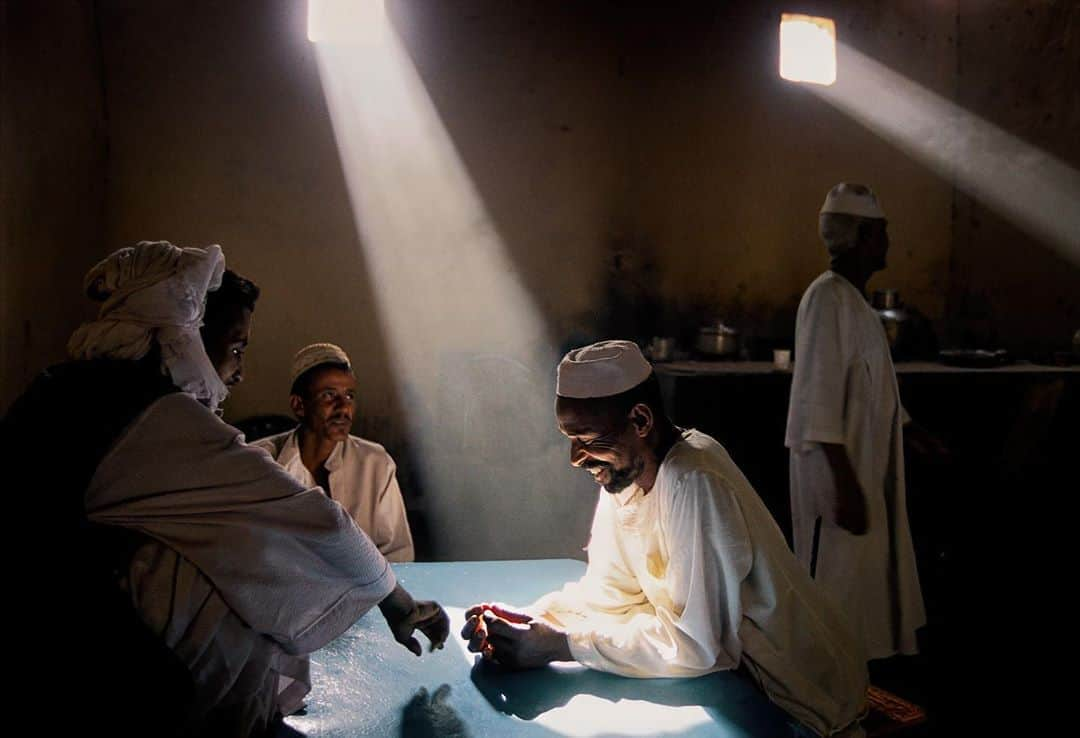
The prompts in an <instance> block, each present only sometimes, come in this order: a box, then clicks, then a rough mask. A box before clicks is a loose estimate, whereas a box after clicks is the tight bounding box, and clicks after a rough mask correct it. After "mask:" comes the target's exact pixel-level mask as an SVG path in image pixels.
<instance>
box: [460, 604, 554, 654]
mask: <svg viewBox="0 0 1080 738" xmlns="http://www.w3.org/2000/svg"><path fill="white" fill-rule="evenodd" d="M502 612H504V613H506V614H508V615H511V616H513V617H514V620H510V619H506V618H503V617H499V616H498V615H496V614H495V611H494V610H492V609H490V608H487V609H483V610H481V611H479V612H477V608H470V609H469V611H468V612H467V613H466V616H467V617H468V620H467V622H466V625H465V628H464V629H463V630H462V632H461V635H462V637H464V638H468V639H469V650H470V651H472V652H474V653H476V652H481V653H484V656H485V658H490V659H494V660H495V661H497V662H499V663H500V664H502V665H503V666H505V667H507V668H509V669H535V668H537V667H539V666H545V665H547V664H550V663H551V662H552V661H573V660H574V657H573V656H572V655H571V654H570V643H569V641H568V640H567V638H566V634H565V633H563V632H562V631H561V630H558V629H557V628H553V627H552V626H550V625H548V624H547V623H544V622H541V621H539V620H532V619H529V620H527V621H525V622H522V621H521V618H526V617H528V616H526V615H524V613H513V612H508V611H505V610H503V611H502ZM481 633H486V638H484V639H483V640H481V635H480V634H481Z"/></svg>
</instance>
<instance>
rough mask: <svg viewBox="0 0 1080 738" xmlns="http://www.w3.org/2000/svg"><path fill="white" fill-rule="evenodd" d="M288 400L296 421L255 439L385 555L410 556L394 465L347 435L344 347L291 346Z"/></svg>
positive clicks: (348, 382)
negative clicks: (345, 514)
mask: <svg viewBox="0 0 1080 738" xmlns="http://www.w3.org/2000/svg"><path fill="white" fill-rule="evenodd" d="M290 384H291V385H292V389H291V390H290V394H289V405H290V406H291V407H292V411H293V414H294V415H295V416H296V419H297V420H298V421H299V422H300V425H299V426H297V427H296V428H295V429H293V430H291V431H286V432H285V433H279V434H278V435H275V436H270V437H269V438H264V439H262V440H260V441H257V442H256V444H255V445H257V446H259V447H260V448H264V449H266V450H267V451H268V452H269V453H270V455H271V456H273V457H274V459H275V460H276V461H277V462H278V463H279V464H281V465H282V466H283V467H284V468H285V471H287V472H289V474H291V475H292V476H293V478H294V479H296V480H297V481H298V482H300V483H301V484H303V485H304V486H305V487H316V486H317V487H321V488H322V489H323V491H324V492H326V494H327V496H329V497H330V498H331V499H332V500H335V501H336V502H337V503H338V504H340V505H341V506H342V507H343V508H345V510H346V511H347V512H348V513H349V515H350V516H351V517H352V519H353V520H355V521H356V524H357V525H359V526H360V530H362V531H364V532H365V533H367V534H368V536H370V537H371V540H372V541H374V543H375V545H376V546H378V548H379V551H380V552H381V553H382V555H383V556H385V557H386V559H387V561H394V562H398V561H412V560H413V559H414V558H415V555H414V553H413V541H412V533H411V532H410V531H409V521H408V520H407V519H406V517H405V500H404V499H403V498H402V496H401V488H400V487H399V486H398V482H397V473H396V469H397V466H396V465H395V464H394V460H393V459H392V458H390V454H388V453H387V452H386V449H384V448H383V447H382V446H380V445H379V444H377V443H374V442H372V441H368V440H365V439H363V438H359V437H357V436H354V435H352V434H351V433H350V432H349V431H350V430H351V429H352V424H353V419H354V415H355V413H356V376H355V375H354V374H353V371H352V364H351V363H350V362H349V356H348V354H346V353H345V351H344V349H342V348H341V347H340V346H336V345H334V344H332V343H313V344H311V345H310V346H305V347H304V348H302V349H300V350H299V351H297V352H296V356H294V357H293V365H292V372H291V377H290Z"/></svg>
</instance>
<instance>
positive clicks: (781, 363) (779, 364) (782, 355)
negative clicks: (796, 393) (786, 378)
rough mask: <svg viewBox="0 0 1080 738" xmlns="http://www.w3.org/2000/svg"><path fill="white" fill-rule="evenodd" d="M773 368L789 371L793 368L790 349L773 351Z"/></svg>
mask: <svg viewBox="0 0 1080 738" xmlns="http://www.w3.org/2000/svg"><path fill="white" fill-rule="evenodd" d="M772 361H773V366H774V367H776V368H777V369H783V370H784V371H787V370H788V369H790V368H791V351H790V350H789V349H773V352H772Z"/></svg>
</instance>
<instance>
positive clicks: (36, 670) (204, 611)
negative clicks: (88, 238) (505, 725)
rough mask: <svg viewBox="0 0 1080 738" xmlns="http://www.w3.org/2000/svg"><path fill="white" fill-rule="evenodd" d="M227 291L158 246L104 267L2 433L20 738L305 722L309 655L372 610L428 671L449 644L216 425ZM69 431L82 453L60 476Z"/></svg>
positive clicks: (323, 515)
mask: <svg viewBox="0 0 1080 738" xmlns="http://www.w3.org/2000/svg"><path fill="white" fill-rule="evenodd" d="M223 269H224V257H223V255H222V253H221V250H220V248H218V247H217V246H211V247H209V248H207V249H179V248H177V247H175V246H173V245H172V244H169V243H166V242H140V243H139V244H137V245H136V246H135V247H134V248H129V249H122V250H120V251H118V252H116V253H114V254H112V255H111V256H109V257H108V258H106V259H105V260H103V261H102V262H101V263H100V264H98V265H97V266H95V267H94V268H93V269H92V270H91V271H90V273H89V274H88V275H87V277H86V283H85V285H86V290H87V294H88V295H90V296H91V297H93V298H95V299H97V300H100V301H102V303H103V304H102V307H101V310H100V312H99V315H98V319H97V320H95V321H93V322H91V323H87V324H85V325H83V326H82V327H81V328H80V329H79V330H77V331H76V332H75V334H74V335H73V336H72V340H71V342H70V343H69V352H70V353H71V356H72V358H73V359H74V360H73V361H70V362H67V363H65V364H61V365H58V366H56V367H51V368H50V369H48V370H46V371H45V372H43V373H42V375H41V376H40V377H39V378H38V379H37V380H35V382H34V384H33V385H31V387H30V389H29V390H28V391H27V392H26V393H25V394H24V395H23V396H22V397H21V398H19V400H17V401H16V402H15V403H14V405H13V406H12V408H11V409H10V411H9V412H8V413H7V414H6V415H5V417H4V419H3V422H2V423H0V430H2V436H0V438H2V443H3V447H4V448H5V450H6V452H9V453H11V454H12V458H13V459H18V464H17V465H15V468H14V473H13V475H12V479H11V487H10V489H12V490H14V491H16V492H18V494H17V495H16V496H14V499H13V507H14V509H13V514H12V519H13V520H18V521H19V524H20V526H21V527H22V528H23V530H24V532H26V533H27V539H28V540H27V542H26V543H25V544H24V546H25V553H24V555H21V556H19V557H18V559H13V564H14V562H15V561H17V565H13V567H12V570H13V573H14V574H15V575H16V576H15V577H13V578H12V581H11V582H10V588H11V591H12V592H14V593H18V594H19V601H20V603H21V604H22V606H23V607H22V610H21V614H22V618H21V620H20V623H19V635H18V637H17V638H16V639H14V642H13V643H12V644H11V646H10V651H12V652H13V653H10V654H9V655H10V656H11V662H12V663H13V664H16V665H18V668H17V669H16V670H13V676H15V678H16V679H17V682H16V684H17V685H19V686H20V687H21V689H20V700H19V709H18V710H17V711H15V713H16V714H15V715H13V719H12V720H11V723H12V725H11V726H10V727H11V728H12V730H13V732H17V733H21V732H30V730H31V729H32V730H33V732H40V731H41V730H45V731H46V732H54V733H57V734H63V735H67V734H72V733H76V732H95V731H94V728H98V729H99V730H105V732H107V733H108V734H109V735H115V736H126V735H140V736H142V735H161V736H189V735H192V736H194V735H198V736H218V735H221V736H247V735H254V734H259V733H262V732H263V731H264V730H266V729H267V728H268V727H270V726H271V725H272V723H273V721H274V720H275V719H276V717H278V716H280V715H281V714H285V713H287V712H289V711H290V710H294V709H296V708H297V707H298V706H299V705H300V700H301V699H302V697H303V696H304V694H305V693H306V692H307V691H308V688H309V684H308V682H307V668H306V659H307V654H309V653H311V652H312V651H314V650H316V649H318V648H321V647H322V646H323V645H325V644H326V643H328V642H329V641H330V640H331V639H333V638H335V637H336V636H338V635H339V634H341V633H342V632H344V631H345V630H346V629H347V628H349V626H350V625H352V623H353V622H355V620H356V619H357V618H359V617H360V616H361V615H363V614H364V613H365V612H366V611H368V610H369V609H371V608H373V607H374V606H375V605H378V606H379V608H380V610H381V611H382V613H383V615H384V617H385V618H386V620H387V623H388V625H389V626H390V628H391V631H392V632H393V634H394V637H395V639H396V640H397V641H398V642H400V643H401V644H402V645H404V646H405V647H407V648H408V649H409V650H410V651H412V652H413V653H415V654H416V655H418V656H419V655H420V653H421V648H420V644H419V642H418V640H417V639H416V638H415V637H414V636H413V633H414V631H415V630H420V631H421V632H423V633H424V634H425V635H426V636H427V637H428V638H429V640H430V641H431V643H432V646H433V647H435V646H439V645H441V643H442V641H443V640H444V639H445V637H446V635H447V632H448V629H449V621H448V618H447V616H446V613H445V612H443V610H442V609H441V608H440V607H439V606H438V604H436V603H434V602H416V601H414V600H413V598H412V597H411V596H410V595H409V593H408V592H407V591H405V590H404V588H402V587H401V586H400V584H398V583H397V581H396V579H395V577H394V573H393V571H392V570H391V569H390V567H389V565H388V563H387V562H386V560H385V558H384V557H383V556H382V555H381V554H380V553H379V552H378V550H377V549H376V548H375V546H374V544H372V542H371V541H370V539H369V538H367V536H365V535H364V534H363V532H361V531H359V530H358V529H357V527H356V525H355V524H354V523H353V522H352V520H350V519H349V517H348V515H347V514H346V513H345V512H344V510H342V508H341V507H340V506H339V505H336V504H335V503H334V502H332V501H331V500H329V499H327V497H326V496H325V495H324V494H323V493H322V491H321V490H319V489H317V488H312V489H307V488H304V487H303V486H302V485H300V484H299V483H297V482H296V481H295V480H294V479H292V478H291V477H290V476H289V475H288V474H286V473H285V472H284V471H283V470H282V469H281V468H280V467H279V466H278V465H277V464H275V463H274V462H273V460H272V459H271V458H270V457H269V456H268V455H267V454H266V453H265V452H264V451H262V450H260V449H256V448H253V447H250V446H247V445H246V444H244V443H243V439H242V436H241V435H240V433H239V431H237V430H236V429H235V428H232V427H231V426H228V425H226V424H225V423H223V422H222V421H221V420H220V419H219V418H218V417H217V416H216V415H215V414H214V412H213V410H214V409H215V408H216V406H217V405H218V403H220V402H221V400H223V399H224V397H225V396H226V394H227V384H228V383H229V380H230V379H232V378H233V377H235V376H237V373H238V372H239V365H238V364H237V363H236V362H235V361H232V360H230V361H222V362H221V363H215V362H214V361H213V360H211V359H210V357H209V355H208V353H207V351H206V348H205V346H204V343H203V338H202V337H201V336H200V332H199V328H200V324H201V323H202V320H203V315H204V305H205V302H206V293H207V291H212V290H215V289H216V288H217V286H218V285H219V284H220V280H221V277H222V273H223ZM241 312H242V311H241ZM240 317H243V318H244V321H245V323H244V324H245V325H247V324H249V323H250V315H246V316H240ZM234 328H237V330H238V331H239V332H240V333H243V332H244V331H243V330H242V326H239V327H237V326H234ZM235 332H237V331H234V330H232V329H230V330H225V331H222V336H229V335H231V334H233V333H235ZM225 353H227V352H222V355H224V354H225ZM60 422H63V423H64V425H63V428H64V430H65V432H67V433H69V434H70V435H71V437H72V438H76V439H78V441H79V442H78V443H77V444H67V445H66V446H65V447H64V448H63V452H62V454H61V453H58V452H57V445H56V443H55V437H56V428H57V427H58V426H57V424H58V423H60ZM22 720H27V721H28V722H29V723H30V726H28V727H27V729H26V730H20V729H19V728H18V727H17V726H19V725H20V721H22Z"/></svg>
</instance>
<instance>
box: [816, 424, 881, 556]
mask: <svg viewBox="0 0 1080 738" xmlns="http://www.w3.org/2000/svg"><path fill="white" fill-rule="evenodd" d="M821 446H822V448H823V449H825V456H826V458H828V460H829V466H830V467H831V468H832V473H833V481H834V482H835V483H836V489H835V490H833V496H832V499H831V500H829V501H828V502H827V504H828V506H829V508H830V509H831V512H832V517H833V522H835V523H836V524H837V525H839V526H840V527H841V528H843V529H844V530H846V531H847V532H848V533H851V534H852V535H856V536H861V535H864V534H865V533H866V531H867V528H868V527H869V524H870V520H869V515H868V513H867V511H866V494H865V493H864V492H863V488H862V485H860V484H859V480H858V478H857V477H856V476H855V469H854V468H852V466H851V460H850V459H849V458H848V455H847V451H846V450H845V449H844V447H843V446H841V445H839V444H836V443H823V444H822V445H821Z"/></svg>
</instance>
